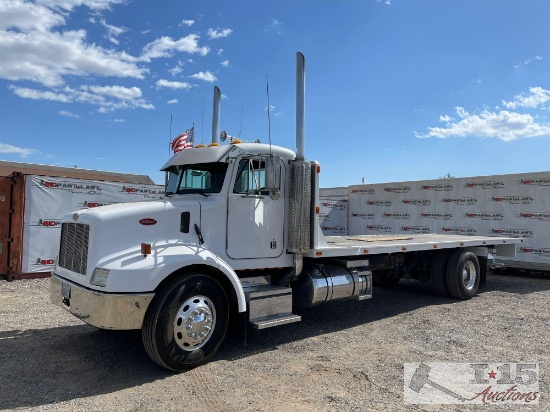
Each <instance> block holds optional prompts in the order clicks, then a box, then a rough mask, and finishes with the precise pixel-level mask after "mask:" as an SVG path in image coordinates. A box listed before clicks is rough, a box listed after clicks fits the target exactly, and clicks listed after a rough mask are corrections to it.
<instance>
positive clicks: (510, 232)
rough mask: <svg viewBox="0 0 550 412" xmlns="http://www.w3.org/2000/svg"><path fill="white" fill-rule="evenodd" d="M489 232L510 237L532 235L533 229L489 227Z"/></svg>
mask: <svg viewBox="0 0 550 412" xmlns="http://www.w3.org/2000/svg"><path fill="white" fill-rule="evenodd" d="M489 233H492V234H494V235H503V236H510V237H533V236H534V234H533V231H532V230H527V229H491V230H490V231H489Z"/></svg>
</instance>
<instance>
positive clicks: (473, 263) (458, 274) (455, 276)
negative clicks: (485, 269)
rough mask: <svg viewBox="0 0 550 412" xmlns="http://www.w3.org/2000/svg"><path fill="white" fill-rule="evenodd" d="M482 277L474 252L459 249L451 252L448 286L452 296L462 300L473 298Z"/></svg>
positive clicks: (448, 266) (448, 267) (448, 265)
mask: <svg viewBox="0 0 550 412" xmlns="http://www.w3.org/2000/svg"><path fill="white" fill-rule="evenodd" d="M480 278H481V271H480V267H479V261H478V259H477V256H476V255H475V254H474V253H472V252H469V251H464V250H457V251H455V252H453V253H452V254H451V257H450V258H449V263H448V264H447V287H448V288H449V293H450V295H451V296H452V297H454V298H457V299H462V300H468V299H471V298H473V297H474V296H475V295H476V293H477V288H478V287H479V280H480Z"/></svg>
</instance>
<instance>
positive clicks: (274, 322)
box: [250, 313, 302, 330]
mask: <svg viewBox="0 0 550 412" xmlns="http://www.w3.org/2000/svg"><path fill="white" fill-rule="evenodd" d="M301 320H302V317H301V316H299V315H293V314H292V313H291V314H290V315H281V316H272V317H269V318H263V319H256V320H253V321H252V320H251V321H250V326H252V327H253V328H254V329H258V330H260V329H267V328H272V327H273V326H279V325H286V324H287V323H294V322H300V321H301Z"/></svg>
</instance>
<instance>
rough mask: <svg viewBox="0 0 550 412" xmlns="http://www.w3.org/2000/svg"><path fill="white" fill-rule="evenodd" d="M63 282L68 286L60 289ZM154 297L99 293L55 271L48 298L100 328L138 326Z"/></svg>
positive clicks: (139, 326) (145, 294)
mask: <svg viewBox="0 0 550 412" xmlns="http://www.w3.org/2000/svg"><path fill="white" fill-rule="evenodd" d="M63 284H65V285H67V286H65V288H63ZM63 289H65V290H63ZM154 296H155V294H154V293H140V294H135V293H134V294H120V293H118V294H116V293H102V292H98V291H96V290H91V289H87V288H85V287H83V286H80V285H78V284H76V283H74V282H70V281H68V280H65V279H62V278H61V277H59V276H57V275H56V274H55V273H53V274H52V277H51V283H50V300H51V302H52V303H53V304H54V305H56V306H59V307H61V308H63V309H65V310H67V311H69V312H70V313H72V314H73V315H74V316H76V317H77V318H78V319H80V320H82V321H83V322H86V323H89V324H90V325H93V326H95V327H97V328H100V329H117V330H127V329H141V325H142V323H143V318H144V317H145V312H146V311H147V307H148V306H149V303H151V300H153V297H154Z"/></svg>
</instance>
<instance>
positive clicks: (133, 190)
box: [121, 186, 164, 195]
mask: <svg viewBox="0 0 550 412" xmlns="http://www.w3.org/2000/svg"><path fill="white" fill-rule="evenodd" d="M121 191H122V192H124V193H129V194H133V195H163V194H164V191H162V190H160V189H150V188H147V187H132V186H122V189H121Z"/></svg>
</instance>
